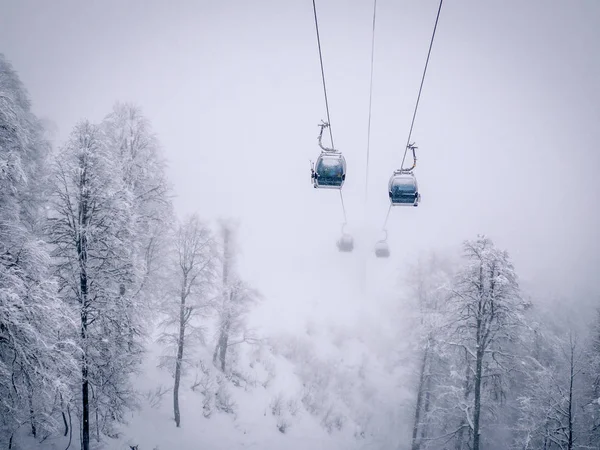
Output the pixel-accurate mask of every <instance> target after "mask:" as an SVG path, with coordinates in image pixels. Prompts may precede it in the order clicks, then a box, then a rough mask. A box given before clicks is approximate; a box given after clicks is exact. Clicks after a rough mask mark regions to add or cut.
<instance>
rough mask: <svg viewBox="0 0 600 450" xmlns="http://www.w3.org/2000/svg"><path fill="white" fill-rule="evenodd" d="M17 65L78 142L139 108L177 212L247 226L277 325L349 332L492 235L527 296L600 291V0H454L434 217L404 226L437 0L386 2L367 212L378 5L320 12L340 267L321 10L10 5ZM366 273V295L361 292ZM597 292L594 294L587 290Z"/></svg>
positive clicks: (5, 29) (420, 137) (434, 175)
mask: <svg viewBox="0 0 600 450" xmlns="http://www.w3.org/2000/svg"><path fill="white" fill-rule="evenodd" d="M0 7H1V9H0V10H1V11H2V13H1V14H0V51H1V52H3V53H4V54H5V56H6V57H7V58H8V60H10V61H11V62H12V63H13V65H14V67H15V69H16V70H17V71H18V72H19V75H20V77H21V79H22V81H23V82H24V83H25V85H26V87H27V89H28V90H29V92H30V95H31V98H32V101H33V108H34V111H35V112H36V113H37V114H38V115H39V116H41V117H43V118H48V119H51V120H52V121H54V122H55V123H56V124H57V126H58V129H59V133H58V135H57V141H58V142H59V143H60V142H62V141H63V140H64V138H65V137H66V136H67V134H68V133H69V131H70V129H71V127H72V126H73V125H74V124H75V122H76V121H77V120H79V119H81V118H84V117H85V118H89V119H91V120H94V121H99V120H101V119H102V117H103V116H104V115H105V114H107V113H108V112H109V110H110V108H111V106H112V104H113V103H114V102H115V101H116V100H120V101H131V102H135V103H137V104H138V105H139V106H141V107H142V108H143V111H144V113H145V114H146V115H147V116H148V118H149V119H150V120H151V121H152V123H153V126H154V129H155V131H156V133H157V134H158V137H159V139H160V141H161V143H162V144H163V146H164V149H165V153H166V156H167V158H168V159H169V161H170V167H169V173H170V176H171V180H172V181H173V183H174V187H175V191H176V194H177V198H176V206H177V209H178V211H179V213H181V214H185V213H189V212H193V211H198V212H199V213H200V215H201V216H203V217H205V218H206V219H209V220H212V219H213V218H216V217H217V216H220V215H235V216H238V217H239V218H240V219H241V223H242V227H241V242H242V247H243V259H242V261H241V264H242V266H243V270H244V273H245V274H246V275H247V277H249V278H250V279H251V280H252V281H253V282H254V283H255V284H257V285H258V287H259V288H260V289H261V290H262V291H263V292H264V294H265V295H266V297H267V299H268V300H267V302H266V304H265V307H264V308H263V310H262V313H261V314H262V319H263V321H264V322H267V323H270V324H272V325H274V326H276V325H277V326H285V327H288V326H293V324H299V323H300V322H301V321H300V320H296V319H299V318H303V317H305V316H306V314H318V315H321V316H323V317H328V318H330V317H337V318H338V320H341V321H342V322H343V321H346V320H347V319H348V318H352V317H356V315H357V314H362V313H364V310H365V309H364V308H367V309H373V308H375V306H373V305H376V304H377V300H376V297H377V296H379V295H381V294H383V293H389V292H391V291H392V290H393V289H394V283H395V282H396V276H397V274H398V270H399V269H401V268H402V267H403V266H404V265H405V263H407V262H411V261H412V260H413V259H414V258H415V256H416V255H417V254H418V253H419V252H420V251H422V250H429V249H432V248H433V249H435V248H448V247H455V246H457V245H458V244H460V242H461V241H462V240H463V239H467V238H473V237H475V236H476V234H477V233H485V234H487V235H489V236H490V237H492V238H493V239H494V240H495V242H496V243H497V244H498V245H500V246H501V247H503V248H506V249H507V250H509V252H510V253H511V255H512V256H513V259H514V261H515V265H516V268H517V270H518V272H519V274H520V275H521V278H522V279H523V281H524V283H527V284H528V285H533V286H535V287H537V288H544V289H546V290H548V291H551V292H552V291H556V292H564V293H569V292H570V291H575V292H576V293H577V295H576V296H573V297H571V298H570V301H571V302H573V304H574V306H575V307H576V306H577V303H578V302H583V301H589V296H595V298H596V299H597V298H598V294H599V292H600V289H599V288H598V287H597V286H598V285H597V282H596V278H597V276H598V272H599V269H600V257H599V255H600V233H599V230H600V211H599V209H600V207H599V203H600V201H599V197H600V177H599V176H598V171H599V169H600V152H599V149H598V142H600V86H599V83H600V81H599V80H600V2H598V1H597V0H572V1H558V0H552V1H551V0H528V1H522V0H503V1H501V2H488V1H481V0H455V1H450V0H447V1H446V2H445V4H444V6H443V9H442V13H441V18H440V23H439V26H438V31H437V36H436V41H435V44H434V48H433V52H432V57H431V61H430V65H429V71H428V74H427V79H426V80H425V86H424V91H423V96H422V98H421V105H420V109H419V114H418V116H417V121H416V125H415V129H414V132H413V137H414V140H416V142H417V145H418V146H419V150H418V152H419V165H418V168H417V171H416V174H417V176H418V180H419V184H420V190H421V192H422V196H423V198H422V204H421V205H420V206H419V208H396V209H394V210H393V211H392V214H391V216H390V220H389V223H388V229H389V231H390V243H391V247H392V253H393V257H392V258H390V259H389V260H388V261H380V260H375V258H374V256H373V255H372V246H373V243H374V242H375V240H376V239H377V238H378V230H379V228H380V227H381V224H382V222H383V220H384V217H385V213H386V211H387V206H388V199H387V195H386V186H387V181H388V178H389V176H390V174H391V172H392V170H393V169H394V168H396V167H397V166H398V165H399V162H400V159H401V154H402V151H403V150H404V149H403V145H404V143H405V141H406V134H407V132H408V128H409V125H410V119H411V115H412V109H413V105H414V101H415V99H416V95H417V89H418V86H419V82H420V77H421V73H422V70H423V64H424V62H425V57H426V52H427V47H428V45H429V38H430V36H431V31H432V27H433V22H434V19H435V14H436V11H437V7H438V2H437V0H419V1H417V0H414V1H407V0H404V1H392V0H379V2H378V11H377V14H378V16H377V31H376V48H375V77H374V98H373V123H372V141H371V158H370V170H369V197H368V201H367V203H366V205H365V198H364V190H365V168H366V166H365V163H366V129H367V106H368V88H369V84H368V83H369V61H370V45H371V42H370V39H371V20H372V2H371V1H367V0H361V1H359V0H319V1H317V7H318V13H319V25H320V31H321V41H322V47H323V57H324V63H325V75H326V78H327V84H328V93H329V96H330V106H331V120H332V127H333V133H334V138H335V141H336V146H337V147H338V148H339V149H341V150H342V151H343V152H344V154H345V155H346V159H347V162H348V175H347V182H346V184H345V186H344V196H345V202H346V208H347V210H348V218H349V230H353V231H354V232H355V236H356V239H357V241H356V251H355V252H354V253H352V254H343V255H341V254H339V253H337V250H336V248H335V245H334V243H335V239H337V237H338V234H339V232H340V225H341V223H342V215H341V209H340V204H339V200H338V196H337V192H334V191H316V190H314V189H313V188H312V186H311V185H310V180H309V159H313V160H314V159H315V158H316V156H317V155H318V147H317V143H316V136H317V134H318V127H317V124H318V123H319V122H320V120H321V119H323V118H325V108H324V100H323V93H322V86H321V78H320V69H319V60H318V51H317V44H316V36H315V28H314V22H313V11H312V3H311V1H310V0H302V1H299V0H296V1H292V0H288V1H282V0H279V1H276V0H256V1H253V2H249V1H239V0H238V1H215V2H207V1H200V0H198V1H181V0H178V1H166V0H163V1H158V0H150V1H148V0H147V1H141V0H128V1H116V0H105V1H88V2H80V1H75V0H56V1H52V2H44V1H40V0H38V1H33V0H19V1H13V0H0ZM365 257H367V258H368V269H369V278H368V280H369V284H368V289H369V292H371V293H372V294H373V295H372V296H370V297H369V298H366V297H364V296H361V295H360V286H361V282H360V280H361V279H362V275H361V274H362V273H363V272H362V271H363V269H364V265H363V262H364V258H365ZM586 295H587V296H588V299H587V300H586V299H585V298H584V296H586Z"/></svg>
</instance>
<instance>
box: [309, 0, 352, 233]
mask: <svg viewBox="0 0 600 450" xmlns="http://www.w3.org/2000/svg"><path fill="white" fill-rule="evenodd" d="M312 4H313V12H314V16H315V29H316V32H317V45H318V48H319V63H320V65H321V79H322V81H323V94H324V96H325V109H326V111H327V123H323V124H322V125H321V133H320V134H319V146H320V147H321V149H322V150H323V151H325V152H328V153H329V152H333V153H336V150H335V144H334V141H333V132H332V130H331V115H330V113H329V99H328V97H327V84H326V83H325V69H324V67H323V52H322V50H321V36H320V34H319V20H318V18H317V5H316V2H315V0H312ZM325 127H326V128H329V138H330V139H331V149H328V148H325V147H324V146H323V145H322V142H321V138H322V136H323V128H325ZM342 158H343V157H342ZM344 164H345V163H344ZM344 177H345V175H344ZM342 181H343V180H342ZM340 202H341V204H342V213H343V214H344V223H343V225H342V230H343V229H344V227H345V225H346V224H347V223H348V218H347V215H346V206H345V205H344V195H343V193H342V190H341V188H340Z"/></svg>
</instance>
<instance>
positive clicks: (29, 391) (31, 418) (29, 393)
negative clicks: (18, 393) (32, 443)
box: [27, 375, 37, 438]
mask: <svg viewBox="0 0 600 450" xmlns="http://www.w3.org/2000/svg"><path fill="white" fill-rule="evenodd" d="M27 400H28V402H29V422H30V425H31V435H32V436H33V437H34V438H37V429H36V426H35V410H34V408H33V387H32V386H31V380H30V379H29V375H27Z"/></svg>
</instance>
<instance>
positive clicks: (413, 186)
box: [388, 172, 421, 206]
mask: <svg viewBox="0 0 600 450" xmlns="http://www.w3.org/2000/svg"><path fill="white" fill-rule="evenodd" d="M388 194H389V196H390V202H391V203H392V206H418V205H419V202H420V201H421V194H419V188H418V185H417V179H416V178H415V176H414V175H413V174H412V173H410V172H409V173H406V172H405V173H402V172H396V173H394V175H392V177H391V178H390V182H389V184H388Z"/></svg>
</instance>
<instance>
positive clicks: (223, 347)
mask: <svg viewBox="0 0 600 450" xmlns="http://www.w3.org/2000/svg"><path fill="white" fill-rule="evenodd" d="M228 344H229V326H228V325H225V326H224V327H223V329H222V330H221V337H220V338H219V349H220V352H219V362H220V363H221V370H222V371H223V372H225V361H226V358H227V345H228Z"/></svg>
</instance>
